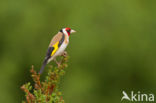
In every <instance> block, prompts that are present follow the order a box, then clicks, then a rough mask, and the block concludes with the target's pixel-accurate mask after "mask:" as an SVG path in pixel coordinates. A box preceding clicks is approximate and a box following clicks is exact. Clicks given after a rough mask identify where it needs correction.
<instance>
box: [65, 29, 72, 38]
mask: <svg viewBox="0 0 156 103" xmlns="http://www.w3.org/2000/svg"><path fill="white" fill-rule="evenodd" d="M66 31H67V33H68V36H69V35H70V31H71V29H70V28H66Z"/></svg>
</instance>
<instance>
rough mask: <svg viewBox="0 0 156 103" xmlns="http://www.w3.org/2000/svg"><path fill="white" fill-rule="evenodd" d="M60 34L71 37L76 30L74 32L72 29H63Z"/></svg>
mask: <svg viewBox="0 0 156 103" xmlns="http://www.w3.org/2000/svg"><path fill="white" fill-rule="evenodd" d="M60 32H62V33H64V34H67V35H68V36H70V34H71V33H75V32H76V31H75V30H72V29H71V28H63V29H61V30H60Z"/></svg>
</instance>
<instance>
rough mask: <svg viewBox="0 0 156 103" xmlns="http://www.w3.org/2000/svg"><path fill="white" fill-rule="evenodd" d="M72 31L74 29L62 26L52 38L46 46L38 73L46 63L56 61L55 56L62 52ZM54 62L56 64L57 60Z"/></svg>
mask: <svg viewBox="0 0 156 103" xmlns="http://www.w3.org/2000/svg"><path fill="white" fill-rule="evenodd" d="M74 32H76V31H75V30H71V29H70V28H63V29H61V30H60V31H59V32H58V33H57V34H56V35H55V36H54V37H53V38H52V40H51V42H50V44H49V47H48V51H47V54H46V57H45V59H44V61H43V64H42V67H41V69H40V72H39V73H40V74H41V73H42V72H43V70H44V67H45V66H46V64H48V63H49V62H50V61H52V60H55V61H56V57H57V56H60V55H62V54H63V53H64V50H65V49H66V47H67V45H68V44H69V36H70V34H71V33H74ZM56 63H57V64H58V62H57V61H56Z"/></svg>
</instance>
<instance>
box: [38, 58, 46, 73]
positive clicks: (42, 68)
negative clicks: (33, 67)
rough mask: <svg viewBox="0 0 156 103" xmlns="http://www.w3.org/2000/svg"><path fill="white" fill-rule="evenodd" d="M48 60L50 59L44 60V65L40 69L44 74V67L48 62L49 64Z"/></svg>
mask: <svg viewBox="0 0 156 103" xmlns="http://www.w3.org/2000/svg"><path fill="white" fill-rule="evenodd" d="M47 61H48V60H46V59H45V60H44V62H43V64H42V67H41V69H40V72H39V73H40V74H42V72H43V70H44V68H45V66H46V64H47Z"/></svg>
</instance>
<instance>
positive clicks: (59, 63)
mask: <svg viewBox="0 0 156 103" xmlns="http://www.w3.org/2000/svg"><path fill="white" fill-rule="evenodd" d="M54 61H55V62H56V64H57V66H58V67H60V65H61V62H58V61H57V60H56V58H55V59H54Z"/></svg>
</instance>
